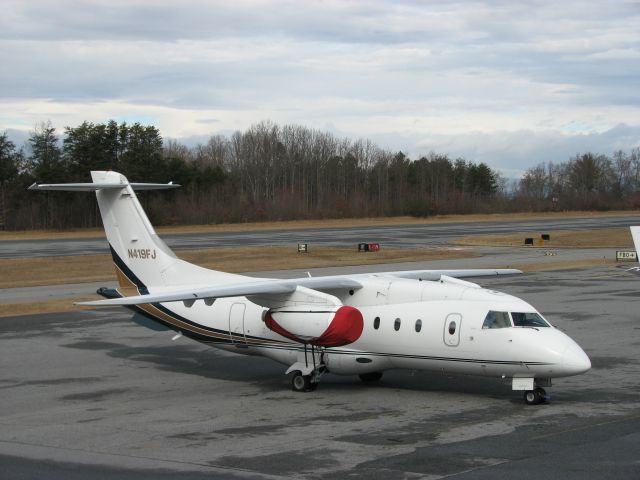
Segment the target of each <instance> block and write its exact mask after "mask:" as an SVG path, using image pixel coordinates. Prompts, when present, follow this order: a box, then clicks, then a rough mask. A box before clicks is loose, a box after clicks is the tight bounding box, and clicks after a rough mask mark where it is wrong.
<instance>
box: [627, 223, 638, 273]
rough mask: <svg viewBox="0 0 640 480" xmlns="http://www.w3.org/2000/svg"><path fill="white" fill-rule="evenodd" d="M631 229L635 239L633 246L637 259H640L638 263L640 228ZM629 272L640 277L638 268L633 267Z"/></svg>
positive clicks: (632, 236)
mask: <svg viewBox="0 0 640 480" xmlns="http://www.w3.org/2000/svg"><path fill="white" fill-rule="evenodd" d="M629 229H630V230H631V238H632V239H633V246H634V248H635V249H636V258H638V261H640V257H638V255H639V254H640V226H633V227H629ZM627 271H628V272H631V273H633V274H635V275H640V267H638V266H636V267H631V268H629V269H628V270H627Z"/></svg>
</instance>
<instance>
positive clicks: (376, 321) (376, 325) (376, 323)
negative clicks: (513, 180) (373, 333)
mask: <svg viewBox="0 0 640 480" xmlns="http://www.w3.org/2000/svg"><path fill="white" fill-rule="evenodd" d="M373 328H375V329H376V330H377V329H378V328H380V317H376V318H374V319H373Z"/></svg>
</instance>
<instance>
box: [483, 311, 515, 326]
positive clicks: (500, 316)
mask: <svg viewBox="0 0 640 480" xmlns="http://www.w3.org/2000/svg"><path fill="white" fill-rule="evenodd" d="M510 326H511V320H509V314H508V313H507V312H494V311H493V310H491V311H489V313H487V316H486V317H484V323H483V324H482V328H483V329H487V328H507V327H510Z"/></svg>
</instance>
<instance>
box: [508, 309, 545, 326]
mask: <svg viewBox="0 0 640 480" xmlns="http://www.w3.org/2000/svg"><path fill="white" fill-rule="evenodd" d="M511 318H513V324H514V325H515V326H516V327H548V326H549V324H548V323H547V321H546V320H545V319H544V318H542V317H541V316H540V315H539V314H537V313H535V312H526V313H518V312H511Z"/></svg>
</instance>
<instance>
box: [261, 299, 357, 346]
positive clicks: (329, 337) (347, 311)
mask: <svg viewBox="0 0 640 480" xmlns="http://www.w3.org/2000/svg"><path fill="white" fill-rule="evenodd" d="M315 308H316V309H305V308H300V307H296V308H288V309H286V310H284V309H283V310H274V311H268V312H267V313H266V315H265V317H264V323H265V325H266V326H267V327H268V328H269V329H270V330H272V331H274V332H276V333H277V334H279V335H282V336H283V337H287V338H289V339H291V340H295V341H296V342H300V343H307V344H310V345H317V346H319V347H340V346H342V345H348V344H350V343H353V342H355V341H356V340H358V338H360V335H362V329H363V328H364V320H363V318H362V313H360V310H358V309H357V308H354V307H349V306H341V307H339V308H337V309H335V310H333V309H329V310H317V307H315Z"/></svg>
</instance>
